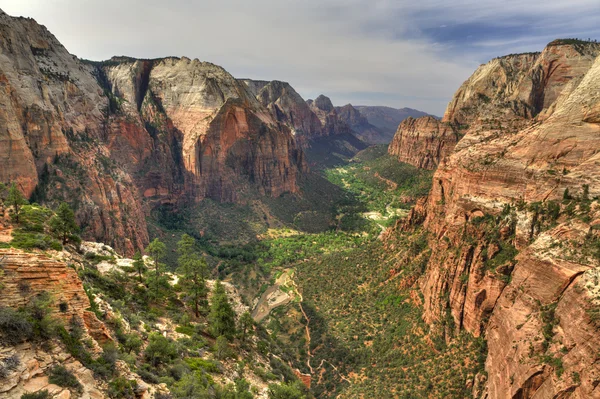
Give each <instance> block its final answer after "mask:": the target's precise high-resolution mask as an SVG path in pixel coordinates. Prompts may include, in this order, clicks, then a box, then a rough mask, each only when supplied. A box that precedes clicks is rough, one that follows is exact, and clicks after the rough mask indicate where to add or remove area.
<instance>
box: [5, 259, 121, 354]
mask: <svg viewBox="0 0 600 399" xmlns="http://www.w3.org/2000/svg"><path fill="white" fill-rule="evenodd" d="M0 265H1V267H2V269H3V270H4V274H3V275H2V276H0V284H1V285H2V287H3V288H2V296H1V297H0V307H12V308H20V307H25V306H26V305H27V304H29V303H30V302H31V300H32V299H34V298H35V297H36V296H37V295H39V294H40V293H42V292H47V293H48V294H50V297H51V303H50V305H49V306H50V310H51V311H52V314H53V315H54V316H57V317H60V318H61V319H62V320H63V322H64V323H65V325H68V324H69V322H70V321H71V319H72V318H75V319H76V320H79V321H80V322H82V323H83V324H84V325H85V326H86V328H87V330H88V331H89V333H90V335H91V336H92V337H93V338H94V339H96V340H97V341H99V342H105V341H107V340H110V339H112V338H111V337H110V335H109V334H108V332H107V330H106V327H105V326H104V324H103V323H102V322H100V321H99V320H98V318H97V317H96V315H95V314H94V313H93V312H90V311H88V310H87V309H88V308H89V307H90V301H89V299H88V297H87V295H86V293H85V291H84V290H83V285H82V283H81V280H80V279H79V276H78V275H77V271H75V269H73V268H71V267H69V266H68V265H67V263H65V262H63V261H59V260H56V259H53V258H50V257H48V256H46V255H42V254H36V253H27V252H24V251H21V250H15V249H0Z"/></svg>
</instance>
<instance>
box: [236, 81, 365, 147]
mask: <svg viewBox="0 0 600 399" xmlns="http://www.w3.org/2000/svg"><path fill="white" fill-rule="evenodd" d="M240 81H241V82H243V83H244V84H245V85H246V87H247V88H248V90H249V91H250V92H251V93H252V94H254V95H255V96H256V98H257V99H258V101H260V103H261V104H262V105H263V106H264V107H266V108H267V109H268V110H269V111H270V113H271V115H272V116H273V118H274V119H275V120H277V121H278V122H280V123H281V124H283V125H285V126H287V127H289V128H290V129H291V131H292V133H293V134H294V136H295V137H296V138H297V139H298V141H299V142H301V144H302V146H303V147H305V148H306V147H310V141H311V140H318V139H321V138H327V137H333V136H340V135H347V134H352V135H356V136H357V137H358V136H359V134H358V131H356V130H353V128H352V127H351V126H350V123H349V122H358V118H360V114H359V113H358V112H357V111H356V110H354V109H353V110H354V111H355V112H354V114H353V117H354V118H355V119H354V120H353V121H347V120H346V118H351V116H350V115H349V113H350V110H348V109H347V108H346V107H348V106H349V107H350V108H352V106H351V105H350V104H348V106H346V107H344V108H346V109H345V111H344V113H343V114H342V113H340V110H341V108H336V107H334V106H333V104H332V102H331V100H330V99H329V98H328V97H326V96H324V95H320V96H319V97H317V98H316V99H315V100H308V101H304V99H303V98H302V97H301V96H300V94H298V93H297V92H296V90H294V88H293V87H292V86H290V84H289V83H286V82H280V81H278V80H273V81H270V82H267V81H256V80H250V79H241V80H240ZM360 122H361V123H362V124H363V125H364V126H365V127H366V126H370V125H368V122H366V120H364V118H363V119H362V120H361V121H360ZM371 127H372V126H371Z"/></svg>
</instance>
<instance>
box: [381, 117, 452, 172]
mask: <svg viewBox="0 0 600 399" xmlns="http://www.w3.org/2000/svg"><path fill="white" fill-rule="evenodd" d="M458 138H459V136H458V133H457V132H455V130H454V129H453V127H452V125H451V124H449V123H444V122H440V121H439V120H437V119H435V118H434V117H432V116H423V117H420V118H418V119H414V118H411V117H408V118H407V119H405V120H404V121H402V123H400V126H399V127H398V131H397V132H396V134H395V135H394V138H393V139H392V142H391V143H390V145H389V147H388V153H389V154H390V155H394V156H395V157H397V158H398V160H399V161H400V162H405V163H409V164H411V165H414V166H416V167H418V168H422V169H435V168H436V167H437V166H438V164H439V163H440V160H442V159H444V158H445V157H446V156H447V155H448V154H450V153H451V152H452V150H453V149H454V146H455V145H456V143H457V142H458Z"/></svg>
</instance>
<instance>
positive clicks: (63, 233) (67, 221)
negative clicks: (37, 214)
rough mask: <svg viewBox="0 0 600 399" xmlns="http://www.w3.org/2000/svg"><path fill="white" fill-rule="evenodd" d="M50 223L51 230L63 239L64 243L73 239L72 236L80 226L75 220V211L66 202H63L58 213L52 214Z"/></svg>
mask: <svg viewBox="0 0 600 399" xmlns="http://www.w3.org/2000/svg"><path fill="white" fill-rule="evenodd" d="M48 224H49V226H50V231H52V233H54V234H55V235H56V236H57V237H58V238H60V239H61V240H62V245H66V244H67V242H68V241H69V240H72V239H73V238H71V237H73V236H74V234H75V233H77V232H78V231H79V226H77V222H76V221H75V213H73V210H72V209H71V207H70V206H69V204H67V203H66V202H61V204H60V205H59V206H58V209H57V210H56V214H55V215H54V216H52V218H51V219H50V221H49V222H48Z"/></svg>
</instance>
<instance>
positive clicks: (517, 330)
mask: <svg viewBox="0 0 600 399" xmlns="http://www.w3.org/2000/svg"><path fill="white" fill-rule="evenodd" d="M599 54H600V46H599V45H597V44H595V43H583V44H581V43H579V44H577V45H573V44H569V43H564V42H555V43H551V44H550V45H549V46H548V47H547V48H546V49H545V50H544V51H543V52H542V53H540V54H525V55H516V56H507V57H502V58H498V59H495V60H493V61H491V62H490V63H489V64H486V65H484V66H481V67H480V68H479V69H478V70H477V71H476V72H475V74H474V75H473V76H472V77H471V78H469V80H467V81H466V82H465V83H464V84H463V86H461V88H460V89H459V90H458V91H457V93H456V95H455V97H454V98H453V100H452V101H451V102H450V105H449V107H448V110H447V111H446V114H445V116H444V120H443V122H444V123H448V124H450V125H451V126H452V127H453V128H455V129H457V131H458V132H459V133H460V134H461V135H463V134H464V137H462V138H461V140H460V141H459V142H458V143H457V144H456V146H455V147H454V150H453V151H452V152H451V153H450V154H447V155H446V156H442V157H440V159H441V161H440V164H439V166H438V169H437V171H436V173H435V175H434V181H433V187H432V190H431V192H430V194H429V197H428V199H427V203H426V204H425V205H424V206H421V208H420V209H419V210H418V211H413V213H411V218H412V221H413V224H419V223H421V222H423V224H424V227H425V229H426V230H427V231H428V232H429V234H430V235H429V237H430V247H431V248H432V255H431V258H430V260H429V263H428V266H427V268H426V271H425V273H424V275H423V276H422V277H421V279H420V281H419V285H420V288H421V291H422V292H423V295H424V311H425V313H424V317H425V319H426V321H427V322H429V323H431V324H432V325H437V326H440V327H442V330H443V331H445V333H446V335H447V336H451V335H452V334H453V333H456V332H457V331H460V330H461V329H464V330H467V331H469V332H471V333H473V334H474V335H476V336H478V335H483V336H485V337H486V338H487V340H488V348H489V352H488V358H487V362H486V371H487V374H488V393H487V394H488V397H490V398H505V397H512V398H546V397H566V396H569V395H571V397H581V398H583V397H596V396H599V395H600V394H599V393H598V392H597V389H596V387H597V385H598V381H599V379H598V375H600V370H599V369H598V365H597V363H596V355H595V354H594V351H596V352H597V348H598V344H599V343H598V337H599V336H600V335H599V334H598V330H597V328H596V327H595V326H594V323H593V321H592V319H591V316H590V313H589V309H590V306H591V305H590V301H591V300H592V299H593V298H595V297H596V295H597V294H596V293H595V290H596V288H594V287H593V284H592V285H590V284H589V281H590V279H591V278H592V277H591V276H594V275H596V273H597V270H596V267H597V265H596V264H595V263H594V261H593V260H592V258H590V257H586V256H579V257H574V256H573V254H574V253H575V252H577V251H578V250H576V249H574V247H573V245H575V247H577V245H580V246H579V247H578V248H582V247H581V245H584V244H583V243H585V242H590V240H592V241H593V240H595V239H596V238H595V233H592V232H593V229H592V227H591V224H590V220H592V221H593V220H595V219H596V218H597V217H598V215H596V208H594V207H593V208H592V210H591V211H590V212H588V213H587V214H585V217H583V219H581V221H575V220H573V217H571V216H568V212H570V211H568V210H565V207H566V205H562V207H561V208H559V209H560V213H558V215H559V216H556V214H555V216H556V217H557V219H556V220H555V221H553V222H552V223H550V222H547V225H545V226H546V227H541V225H542V224H543V223H542V220H545V219H544V218H548V217H549V216H547V215H549V214H550V211H549V210H548V209H550V208H551V207H552V206H554V207H556V206H557V205H556V204H558V203H559V202H560V201H562V198H563V193H564V191H565V189H567V188H568V189H569V191H570V192H572V193H577V195H579V196H580V197H581V196H582V195H583V194H582V193H583V190H584V189H583V188H582V187H583V185H584V184H585V185H588V189H587V190H589V197H590V198H591V197H594V196H597V195H598V194H600V179H599V176H598V173H597V167H596V166H595V163H596V162H597V151H598V149H599V148H600V140H599V139H598V137H600V135H599V134H600V126H599V125H598V124H597V123H595V122H589V121H588V120H593V117H592V119H588V120H586V118H589V115H593V114H594V112H595V111H594V110H596V109H597V107H598V101H599V100H598V97H597V95H596V93H598V91H599V90H600V86H599V84H600V83H599V82H600V59H599V58H598V55H599ZM414 123H419V122H418V120H417V121H416V122H414ZM424 129H425V128H421V130H424ZM421 148H426V147H425V146H422V147H421ZM407 153H408V152H407ZM413 159H416V158H413ZM552 200H554V201H555V202H554V203H550V201H552ZM578 209H579V208H578ZM582 209H585V208H582ZM582 212H587V211H582ZM560 215H562V216H560ZM408 228H409V229H410V228H411V227H410V226H409V227H408ZM586 240H587V241H586ZM576 243H580V244H576Z"/></svg>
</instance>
